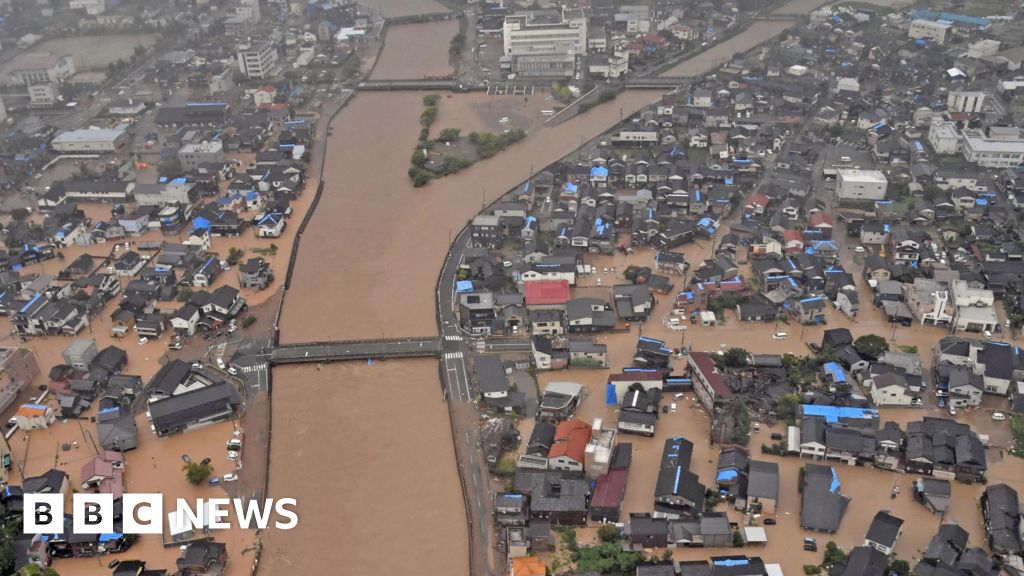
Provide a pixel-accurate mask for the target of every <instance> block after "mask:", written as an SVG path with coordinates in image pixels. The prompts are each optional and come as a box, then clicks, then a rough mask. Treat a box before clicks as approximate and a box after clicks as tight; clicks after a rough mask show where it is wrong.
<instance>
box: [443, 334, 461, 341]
mask: <svg viewBox="0 0 1024 576" xmlns="http://www.w3.org/2000/svg"><path fill="white" fill-rule="evenodd" d="M444 339H445V340H447V341H449V342H462V336H459V335H458V334H447V335H445V337H444Z"/></svg>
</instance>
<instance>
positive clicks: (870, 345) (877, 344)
mask: <svg viewBox="0 0 1024 576" xmlns="http://www.w3.org/2000/svg"><path fill="white" fill-rule="evenodd" d="M853 347H854V348H855V349H856V350H857V352H858V353H859V354H860V355H861V356H867V357H868V358H870V359H872V360H876V359H878V357H879V356H880V355H881V354H882V352H885V351H886V350H888V349H889V343H888V342H886V341H885V338H883V337H881V336H879V335H878V334H865V335H863V336H861V337H860V338H857V339H856V340H854V341H853Z"/></svg>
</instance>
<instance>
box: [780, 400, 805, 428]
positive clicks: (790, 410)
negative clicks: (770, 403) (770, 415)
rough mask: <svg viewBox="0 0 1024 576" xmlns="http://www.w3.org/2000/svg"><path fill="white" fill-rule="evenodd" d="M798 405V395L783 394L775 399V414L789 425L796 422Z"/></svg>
mask: <svg viewBox="0 0 1024 576" xmlns="http://www.w3.org/2000/svg"><path fill="white" fill-rule="evenodd" d="M799 406H800V396H799V395H797V394H783V395H782V396H780V397H779V399H778V400H776V401H775V415H776V416H777V417H778V418H779V420H785V421H786V422H787V423H789V424H790V425H792V424H794V423H795V422H796V417H797V408H798V407H799Z"/></svg>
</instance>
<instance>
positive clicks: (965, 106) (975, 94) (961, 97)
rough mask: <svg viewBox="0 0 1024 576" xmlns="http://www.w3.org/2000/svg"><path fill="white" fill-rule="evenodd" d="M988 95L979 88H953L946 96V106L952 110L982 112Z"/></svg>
mask: <svg viewBox="0 0 1024 576" xmlns="http://www.w3.org/2000/svg"><path fill="white" fill-rule="evenodd" d="M987 96H988V94H986V93H985V92H981V91H979V90H953V91H952V92H950V93H949V96H948V97H947V98H946V108H948V109H949V111H950V112H971V113H975V112H981V109H982V107H983V106H984V105H985V98H986V97H987Z"/></svg>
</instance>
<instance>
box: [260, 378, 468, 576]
mask: <svg viewBox="0 0 1024 576" xmlns="http://www.w3.org/2000/svg"><path fill="white" fill-rule="evenodd" d="M437 378H438V377H437V361H435V360H433V359H425V360H403V361H397V362H375V363H374V364H372V365H368V364H362V363H357V362H349V363H344V364H331V365H328V366H325V367H324V368H323V369H321V370H318V369H317V368H316V366H313V365H309V366H300V367H288V368H283V369H281V368H278V369H275V370H274V400H273V410H274V413H273V423H274V424H273V426H274V428H273V430H274V437H273V442H272V447H271V462H272V465H273V466H274V472H273V473H272V474H271V485H270V493H271V494H276V495H279V496H290V497H293V498H296V499H297V500H298V503H299V505H298V507H297V509H298V512H299V519H300V523H299V528H298V529H296V530H291V531H287V532H271V533H269V535H268V537H267V538H265V539H264V542H265V547H264V550H263V556H262V562H261V569H262V571H263V573H264V574H269V575H274V576H276V575H283V574H304V573H315V572H318V571H322V570H323V569H324V568H325V567H328V566H330V567H334V573H337V574H345V575H346V576H364V575H365V576H370V575H377V574H412V573H421V574H439V575H440V574H444V575H445V576H462V575H465V574H468V569H469V563H468V554H469V551H468V549H467V546H468V538H467V525H466V515H465V512H464V508H463V504H462V493H461V489H460V488H459V479H458V471H457V468H456V463H455V453H454V449H453V447H452V433H451V425H450V423H449V420H448V411H447V409H446V408H445V404H444V402H443V400H442V398H441V387H440V384H439V383H438V379H437Z"/></svg>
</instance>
